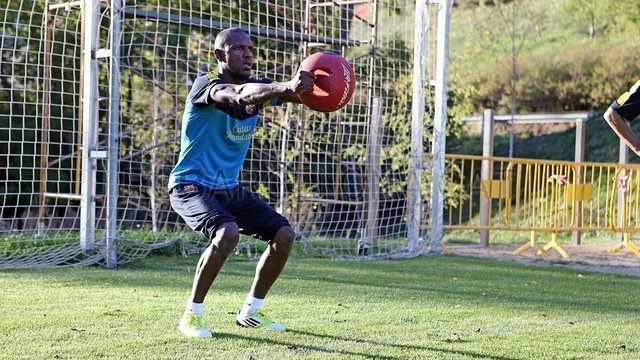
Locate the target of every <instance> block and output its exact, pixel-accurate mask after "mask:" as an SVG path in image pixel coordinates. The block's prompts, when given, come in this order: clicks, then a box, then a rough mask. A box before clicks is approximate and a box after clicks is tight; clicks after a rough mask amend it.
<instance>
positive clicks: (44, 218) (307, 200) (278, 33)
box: [0, 0, 438, 267]
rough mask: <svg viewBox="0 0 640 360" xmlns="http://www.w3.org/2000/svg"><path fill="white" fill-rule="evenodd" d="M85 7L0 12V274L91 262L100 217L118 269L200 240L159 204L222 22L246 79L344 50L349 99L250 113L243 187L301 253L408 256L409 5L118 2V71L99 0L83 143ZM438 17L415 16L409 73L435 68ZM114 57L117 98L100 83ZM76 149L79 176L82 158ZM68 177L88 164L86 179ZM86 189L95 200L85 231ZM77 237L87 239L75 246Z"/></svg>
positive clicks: (48, 4) (287, 73)
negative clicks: (323, 107)
mask: <svg viewBox="0 0 640 360" xmlns="http://www.w3.org/2000/svg"><path fill="white" fill-rule="evenodd" d="M82 4H83V2H79V1H77V2H54V1H45V2H43V1H28V0H21V1H11V2H6V3H5V5H3V7H4V8H5V11H4V15H3V17H2V18H0V22H1V26H2V33H1V35H2V38H1V48H2V57H1V60H0V61H1V62H0V66H1V74H0V80H1V83H2V92H1V93H0V109H1V110H2V111H0V139H1V141H0V148H1V149H2V151H0V169H2V172H1V173H0V174H1V175H2V176H1V177H0V187H2V188H3V191H2V192H0V267H32V266H64V265H84V264H90V263H102V264H104V262H105V256H106V253H105V252H106V250H105V239H106V237H107V235H106V234H107V229H108V226H109V225H110V221H115V222H116V223H115V227H116V237H117V240H118V242H117V244H118V245H117V253H118V262H119V263H122V262H125V261H130V260H133V259H135V258H138V257H140V256H145V255H146V254H148V253H149V252H150V251H151V250H153V249H155V248H159V247H164V246H168V245H171V244H176V243H177V244H180V246H181V249H182V251H183V252H197V251H199V249H200V248H201V247H202V246H205V245H206V239H204V238H202V237H199V236H197V235H195V234H194V233H193V232H192V231H191V230H190V229H188V228H187V227H186V226H185V225H184V223H183V222H182V220H181V219H180V218H179V217H178V215H177V214H176V213H175V212H173V211H172V209H171V206H170V203H169V198H168V188H167V183H168V178H169V172H170V171H171V169H172V167H173V165H174V164H175V162H176V160H177V156H178V153H179V148H180V127H181V121H182V120H181V119H182V112H183V110H184V103H185V101H186V96H187V94H188V92H189V90H190V86H191V85H192V82H193V80H194V79H195V77H196V76H198V75H199V74H202V73H206V72H210V71H215V70H216V60H215V57H214V53H213V50H214V39H215V36H216V34H217V33H218V32H219V31H220V30H221V29H223V28H226V27H231V26H239V27H242V28H243V29H244V30H246V31H247V32H248V33H249V34H250V35H251V37H252V39H253V42H254V46H255V55H254V57H255V61H254V68H253V76H255V77H268V78H271V79H273V80H275V81H286V80H288V79H290V78H291V76H292V75H293V74H294V73H295V71H296V70H297V67H298V65H299V63H300V61H301V60H302V59H303V58H304V57H306V56H308V55H310V54H312V53H315V52H318V51H328V52H335V53H338V54H341V55H343V56H344V57H346V58H347V59H348V60H349V61H350V62H351V63H352V65H353V68H354V71H355V74H356V78H357V85H356V86H357V87H356V90H355V93H354V96H353V98H352V101H351V102H350V103H349V104H348V105H347V106H346V107H344V108H343V109H341V110H339V111H337V112H333V113H321V112H315V111H312V110H309V109H307V108H305V107H304V106H302V105H297V104H287V105H285V106H281V107H275V108H268V109H266V110H264V112H263V113H262V114H261V124H260V126H259V128H258V130H257V131H256V132H255V133H254V134H253V144H252V147H251V148H250V150H249V155H248V157H247V160H246V161H245V164H244V170H243V171H242V174H241V181H242V183H243V184H244V185H245V186H246V187H248V188H250V189H251V190H253V191H254V192H256V193H258V194H259V195H261V196H262V197H264V198H265V199H266V200H267V201H268V203H269V204H271V205H272V206H273V207H274V208H275V209H277V210H278V211H279V212H281V213H283V214H284V215H285V216H286V217H287V218H289V220H290V221H291V223H292V224H293V225H294V227H295V230H296V232H297V234H298V237H297V240H298V241H299V242H300V244H301V246H302V247H303V248H304V249H305V250H306V251H313V252H321V253H329V254H331V255H333V256H349V257H351V256H363V257H366V258H375V257H389V256H393V254H394V253H401V252H403V251H404V250H406V248H407V190H408V182H409V180H410V179H409V178H410V176H409V173H410V172H409V167H410V163H411V159H410V148H411V137H412V134H411V129H412V123H411V109H412V101H414V100H413V99H414V97H413V96H414V92H415V89H414V87H413V85H414V84H413V81H414V79H413V74H414V72H413V71H414V57H413V55H414V54H413V48H414V38H415V37H414V24H415V21H414V20H415V19H414V16H415V2H413V1H401V0H396V1H336V2H319V1H318V2H316V1H299V2H285V1H274V0H271V1H261V2H256V1H236V2H233V3H227V2H211V1H188V2H187V1H153V2H148V1H133V0H127V1H122V2H121V7H120V8H116V12H117V15H118V17H117V19H119V23H118V24H119V25H120V26H119V27H120V28H121V32H120V33H119V34H116V35H115V36H118V39H117V40H118V41H117V43H118V44H119V47H118V50H119V56H118V58H117V59H116V61H115V62H111V57H110V56H111V55H113V52H111V51H109V47H110V44H113V43H114V42H113V39H111V38H110V36H114V35H113V31H112V30H113V26H112V23H111V22H110V21H111V19H112V18H113V16H114V11H113V9H112V7H111V4H109V3H108V2H96V3H95V4H96V6H97V7H98V8H97V9H96V13H97V14H98V15H97V16H96V17H97V26H98V27H97V43H96V49H95V52H93V53H91V54H90V55H91V56H92V58H93V59H95V69H94V71H95V75H96V78H97V90H96V91H97V92H96V104H97V105H96V110H95V113H96V114H95V119H96V120H95V124H94V123H91V122H89V124H90V125H91V126H95V129H94V130H93V132H92V133H88V132H90V130H89V129H87V119H83V116H86V115H83V110H84V109H85V107H86V106H87V104H86V102H87V100H86V99H83V96H82V95H83V93H86V86H88V85H87V82H86V74H87V69H84V68H83V67H84V66H86V65H85V64H86V62H83V60H86V59H85V58H84V57H85V56H87V54H88V52H87V51H86V49H85V48H83V40H84V41H85V42H84V43H86V39H83V36H88V35H86V34H87V32H86V31H83V26H84V25H86V22H87V21H89V20H88V19H87V15H86V14H87V13H88V12H86V11H85V12H83V9H82V8H81V6H82ZM437 11H438V6H430V7H429V8H428V14H427V16H428V17H429V19H431V21H428V22H427V26H428V29H423V30H424V31H425V34H428V36H427V37H426V38H425V39H424V41H425V46H426V47H427V48H428V51H427V52H426V53H427V56H426V57H424V58H423V59H422V64H420V65H421V66H424V69H425V70H426V74H427V75H426V76H427V77H428V78H433V76H434V74H435V47H436V43H437V41H436V40H435V36H436V35H435V34H436V26H437V21H436V19H437V16H436V13H437ZM83 14H85V15H83ZM421 31H422V30H421ZM83 34H84V35H83ZM114 64H115V66H117V68H118V73H119V84H117V85H118V86H117V87H115V88H117V89H118V92H119V94H114V87H113V86H112V85H113V84H110V81H113V80H112V79H113V78H110V76H109V74H110V70H112V68H113V67H114ZM92 66H93V65H92ZM110 79H111V80H110ZM426 89H427V91H425V94H426V95H425V104H426V105H425V109H426V110H427V112H426V116H425V117H424V119H422V120H423V121H424V124H423V126H422V127H421V130H420V131H421V132H422V134H423V138H422V140H421V141H422V143H423V151H424V153H425V154H428V153H430V152H431V150H432V149H431V140H432V136H431V135H432V128H431V125H430V122H431V119H432V115H433V111H434V106H433V103H434V98H433V94H434V90H433V88H432V87H427V88H426ZM114 96H119V99H120V102H119V107H118V110H119V115H118V119H117V120H118V122H117V126H118V129H117V133H118V136H117V158H118V170H117V176H116V178H117V181H118V184H117V185H118V187H117V190H118V192H117V197H116V202H115V203H116V207H115V208H116V211H117V217H116V219H115V220H113V219H111V218H109V216H108V209H107V193H108V191H107V190H108V186H109V181H112V180H109V172H110V171H111V170H110V168H109V164H108V161H109V159H108V158H109V156H108V155H107V150H108V149H109V139H110V138H109V134H110V133H111V132H112V131H113V129H110V126H113V121H114V120H113V118H112V114H111V113H112V111H110V107H109V104H110V100H112V99H113V98H114ZM87 136H89V137H92V139H90V140H91V141H92V143H93V144H95V146H94V147H93V148H92V149H87V148H86V141H87V139H86V137H87ZM88 151H91V152H92V153H91V154H92V155H91V159H92V162H91V163H90V164H92V165H91V166H87V164H86V163H84V164H83V152H84V154H85V155H86V153H87V152H88ZM83 171H94V173H93V175H94V179H95V180H94V181H93V182H92V183H91V184H89V185H87V183H86V181H85V180H86V178H83ZM423 174H424V175H423V177H422V181H421V184H420V189H421V193H422V197H421V199H422V200H421V201H422V202H423V204H422V206H421V213H420V214H421V215H420V216H421V222H420V224H421V228H422V230H421V231H420V234H421V236H422V237H424V238H425V239H426V237H428V234H427V230H428V229H429V227H430V216H429V215H430V209H431V205H430V201H431V200H430V194H431V191H432V189H431V187H430V185H431V182H430V177H431V170H430V169H429V168H426V169H425V170H424V171H423ZM85 175H86V174H85ZM83 185H84V188H83ZM87 191H88V192H89V193H90V194H88V195H87V194H86V192H87ZM83 196H85V199H88V200H87V201H89V202H91V203H92V204H93V205H94V206H95V216H89V217H87V218H86V219H88V220H86V221H89V222H90V224H88V225H87V224H83V221H85V217H83V216H82V215H81V212H82V211H81V204H83ZM87 226H88V227H87ZM87 229H90V238H91V239H92V241H91V242H89V243H88V244H81V242H80V241H79V238H82V237H83V235H82V232H83V231H86V230H87ZM81 245H82V246H81ZM85 245H87V246H85ZM421 246H424V247H421V248H420V249H418V251H416V252H413V253H412V254H413V255H417V254H420V253H424V252H426V251H428V247H429V245H428V244H426V243H424V244H423V243H421ZM259 248H260V246H259V244H257V243H256V242H254V241H253V240H251V239H250V238H245V239H243V243H242V244H241V245H240V246H239V249H241V250H242V251H244V250H245V249H246V250H248V252H249V253H255V252H256V251H257V249H259Z"/></svg>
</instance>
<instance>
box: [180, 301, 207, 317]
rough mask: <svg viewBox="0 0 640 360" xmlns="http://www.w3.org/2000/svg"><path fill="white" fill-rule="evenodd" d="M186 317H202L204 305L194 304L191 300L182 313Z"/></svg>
mask: <svg viewBox="0 0 640 360" xmlns="http://www.w3.org/2000/svg"><path fill="white" fill-rule="evenodd" d="M184 313H185V314H187V315H196V316H202V314H204V303H194V302H193V301H192V300H189V301H187V308H186V309H185V311H184Z"/></svg>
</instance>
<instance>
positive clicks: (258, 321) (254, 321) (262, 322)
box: [236, 310, 286, 331]
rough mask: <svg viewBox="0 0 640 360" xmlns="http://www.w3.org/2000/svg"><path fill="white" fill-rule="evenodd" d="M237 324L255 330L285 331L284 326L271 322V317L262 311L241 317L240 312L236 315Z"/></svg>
mask: <svg viewBox="0 0 640 360" xmlns="http://www.w3.org/2000/svg"><path fill="white" fill-rule="evenodd" d="M236 324H237V325H240V326H244V327H250V328H254V329H264V330H273V331H285V330H286V328H285V327H284V325H282V324H280V323H277V322H274V321H271V320H269V317H267V315H265V313H263V312H262V311H256V312H254V313H251V314H249V315H246V316H243V315H240V310H238V313H237V315H236Z"/></svg>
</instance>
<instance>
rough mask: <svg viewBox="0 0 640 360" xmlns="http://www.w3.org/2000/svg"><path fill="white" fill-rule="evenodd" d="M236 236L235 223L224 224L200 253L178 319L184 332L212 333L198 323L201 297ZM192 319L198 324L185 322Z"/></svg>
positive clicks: (207, 335)
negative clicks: (181, 314) (187, 294)
mask: <svg viewBox="0 0 640 360" xmlns="http://www.w3.org/2000/svg"><path fill="white" fill-rule="evenodd" d="M239 239H240V231H239V229H238V225H237V224H236V223H233V222H226V223H223V224H222V225H220V227H219V228H218V230H217V231H216V234H215V237H214V238H213V239H212V240H211V244H209V246H208V247H207V249H206V250H205V251H204V252H203V253H202V255H201V256H200V260H199V261H198V265H197V266H196V273H195V276H194V279H193V286H192V288H191V295H190V297H189V301H187V306H186V309H185V312H184V315H183V316H182V318H181V320H180V326H179V329H181V331H182V332H183V333H185V334H186V335H188V336H196V337H211V332H210V331H209V330H208V329H206V328H205V327H204V325H203V324H202V323H201V318H202V315H203V313H204V299H205V297H206V296H207V292H208V291H209V288H211V284H213V281H214V280H215V278H216V276H217V275H218V273H219V272H220V269H221V268H222V265H223V264H224V262H225V260H226V259H227V257H228V256H229V254H230V253H231V251H233V249H234V248H235V247H236V245H237V244H238V241H239ZM193 321H197V322H198V323H197V324H191V325H189V324H188V323H189V322H193ZM192 329H196V330H192Z"/></svg>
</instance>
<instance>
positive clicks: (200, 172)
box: [169, 73, 278, 190]
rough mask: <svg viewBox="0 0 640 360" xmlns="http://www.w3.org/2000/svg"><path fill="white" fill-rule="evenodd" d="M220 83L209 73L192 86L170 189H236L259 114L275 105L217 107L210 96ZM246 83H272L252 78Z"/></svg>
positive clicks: (269, 103)
mask: <svg viewBox="0 0 640 360" xmlns="http://www.w3.org/2000/svg"><path fill="white" fill-rule="evenodd" d="M222 82H224V80H222V79H219V78H218V75H217V74H216V73H208V74H206V75H203V76H199V77H198V78H197V79H196V81H195V82H194V84H193V87H192V89H191V91H190V93H189V96H188V97H187V102H186V107H185V110H184V115H183V117H182V133H181V134H182V135H181V137H180V156H179V158H178V162H177V163H176V165H175V167H174V168H173V170H172V171H171V175H170V176H169V188H170V189H171V188H172V187H174V186H175V185H177V184H186V183H190V184H198V185H201V186H204V187H207V188H209V189H213V190H224V189H230V188H233V187H235V186H237V185H238V178H239V175H240V171H241V170H242V165H243V163H244V160H245V158H246V156H247V150H248V149H249V145H251V141H252V138H253V132H254V131H255V129H256V125H257V122H258V112H259V111H260V109H262V108H263V107H265V106H268V105H277V104H278V101H277V99H276V98H274V99H271V100H270V101H267V102H265V103H264V104H259V105H247V106H243V105H238V104H220V103H216V102H214V101H213V100H212V99H211V97H210V96H209V93H210V91H211V88H212V87H213V86H214V85H216V84H219V83H222ZM248 82H254V83H270V82H271V80H269V79H264V78H260V79H253V78H251V79H249V80H248Z"/></svg>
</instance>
